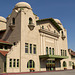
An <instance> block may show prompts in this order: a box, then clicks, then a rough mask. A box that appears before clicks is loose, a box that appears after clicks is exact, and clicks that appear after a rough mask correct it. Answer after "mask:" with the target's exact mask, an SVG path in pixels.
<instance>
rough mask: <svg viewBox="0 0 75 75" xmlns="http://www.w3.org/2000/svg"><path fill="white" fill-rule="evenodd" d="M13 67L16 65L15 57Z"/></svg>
mask: <svg viewBox="0 0 75 75" xmlns="http://www.w3.org/2000/svg"><path fill="white" fill-rule="evenodd" d="M13 67H16V59H13Z"/></svg>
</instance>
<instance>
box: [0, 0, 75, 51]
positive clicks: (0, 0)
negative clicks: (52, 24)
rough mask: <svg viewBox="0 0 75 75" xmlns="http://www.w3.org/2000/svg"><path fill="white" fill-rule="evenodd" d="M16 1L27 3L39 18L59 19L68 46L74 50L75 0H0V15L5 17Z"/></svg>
mask: <svg viewBox="0 0 75 75" xmlns="http://www.w3.org/2000/svg"><path fill="white" fill-rule="evenodd" d="M18 2H27V3H29V4H30V5H31V7H32V10H33V12H34V13H35V14H36V15H38V16H39V18H40V19H43V18H51V17H52V18H55V19H60V21H61V23H62V24H63V26H64V28H66V30H67V38H68V48H70V49H72V50H74V51H75V0H0V16H3V17H5V18H6V17H7V16H8V15H9V14H11V12H12V9H13V8H14V6H15V4H16V3H18Z"/></svg>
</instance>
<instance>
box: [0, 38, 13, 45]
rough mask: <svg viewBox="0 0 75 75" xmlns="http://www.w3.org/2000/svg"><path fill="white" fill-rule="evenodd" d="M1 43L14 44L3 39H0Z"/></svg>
mask: <svg viewBox="0 0 75 75" xmlns="http://www.w3.org/2000/svg"><path fill="white" fill-rule="evenodd" d="M0 44H8V45H12V44H11V43H9V42H7V41H3V40H2V39H0Z"/></svg>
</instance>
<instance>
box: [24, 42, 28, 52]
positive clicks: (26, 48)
mask: <svg viewBox="0 0 75 75" xmlns="http://www.w3.org/2000/svg"><path fill="white" fill-rule="evenodd" d="M25 53H28V43H25Z"/></svg>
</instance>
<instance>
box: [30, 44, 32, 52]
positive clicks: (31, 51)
mask: <svg viewBox="0 0 75 75" xmlns="http://www.w3.org/2000/svg"><path fill="white" fill-rule="evenodd" d="M30 53H32V44H30Z"/></svg>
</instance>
